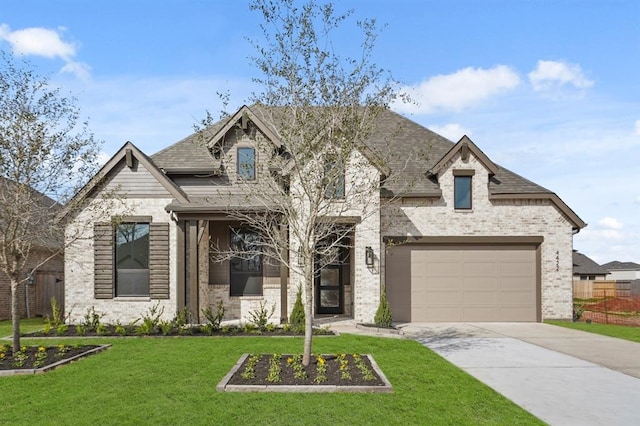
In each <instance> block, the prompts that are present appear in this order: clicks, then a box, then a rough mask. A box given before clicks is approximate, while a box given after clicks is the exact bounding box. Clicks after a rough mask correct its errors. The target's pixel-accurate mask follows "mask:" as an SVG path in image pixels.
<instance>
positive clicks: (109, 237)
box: [93, 222, 114, 299]
mask: <svg viewBox="0 0 640 426" xmlns="http://www.w3.org/2000/svg"><path fill="white" fill-rule="evenodd" d="M93 255H94V264H93V296H94V297H95V298H96V299H113V287H114V286H113V226H112V225H111V223H109V222H99V223H94V224H93Z"/></svg>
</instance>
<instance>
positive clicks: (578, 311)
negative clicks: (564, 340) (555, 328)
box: [573, 302, 584, 322]
mask: <svg viewBox="0 0 640 426" xmlns="http://www.w3.org/2000/svg"><path fill="white" fill-rule="evenodd" d="M582 314H584V303H580V302H576V303H574V304H573V322H576V321H580V318H582Z"/></svg>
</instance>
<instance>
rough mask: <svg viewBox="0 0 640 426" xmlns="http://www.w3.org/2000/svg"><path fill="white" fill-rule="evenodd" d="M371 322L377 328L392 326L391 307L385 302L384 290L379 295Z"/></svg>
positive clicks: (385, 293)
mask: <svg viewBox="0 0 640 426" xmlns="http://www.w3.org/2000/svg"><path fill="white" fill-rule="evenodd" d="M373 321H374V323H375V325H376V326H377V327H383V328H391V326H392V325H393V318H392V315H391V307H390V306H389V302H388V301H387V292H386V291H385V290H382V292H381V294H380V304H379V305H378V309H377V310H376V314H375V316H374V317H373Z"/></svg>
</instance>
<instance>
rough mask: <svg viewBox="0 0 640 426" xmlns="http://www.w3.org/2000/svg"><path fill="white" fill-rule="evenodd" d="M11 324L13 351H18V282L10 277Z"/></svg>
mask: <svg viewBox="0 0 640 426" xmlns="http://www.w3.org/2000/svg"><path fill="white" fill-rule="evenodd" d="M11 324H12V333H13V353H16V352H18V351H20V311H19V309H18V282H17V281H16V280H15V279H13V278H11Z"/></svg>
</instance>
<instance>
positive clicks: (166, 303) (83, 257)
mask: <svg viewBox="0 0 640 426" xmlns="http://www.w3.org/2000/svg"><path fill="white" fill-rule="evenodd" d="M170 202H171V199H167V198H145V199H135V198H130V199H125V200H122V203H120V202H111V204H113V205H112V206H110V207H107V204H109V201H106V200H102V199H96V200H94V201H93V202H92V204H91V205H90V207H89V208H87V209H85V210H84V211H83V212H82V213H80V214H79V215H78V216H77V217H76V218H74V220H73V222H72V223H70V225H69V226H68V227H67V230H66V233H65V236H66V238H67V241H69V240H70V239H72V237H71V236H72V235H74V232H76V231H77V232H79V236H80V237H79V238H73V240H74V241H73V242H72V243H71V244H70V245H69V246H68V248H67V249H66V251H65V310H66V311H67V312H71V316H70V322H71V323H79V322H80V321H81V320H82V319H83V317H84V315H85V314H86V312H87V310H88V309H91V308H92V307H93V308H94V309H95V311H96V312H98V313H104V314H105V316H104V317H103V318H102V321H104V322H107V323H115V322H116V321H120V322H121V323H122V324H127V323H129V322H131V321H134V320H136V319H138V318H140V317H141V316H142V315H143V314H146V313H148V312H149V309H150V308H152V307H153V306H156V305H158V307H159V308H160V309H164V312H163V315H162V318H163V319H167V320H170V319H172V318H173V317H174V316H175V314H176V288H177V285H176V278H177V273H176V256H177V248H176V241H177V227H176V224H175V223H174V222H172V221H171V219H170V216H169V214H168V213H167V212H166V211H165V210H164V207H165V206H166V205H167V204H169V203H170ZM117 214H123V215H125V216H127V215H131V216H151V217H152V218H153V222H167V223H169V259H170V260H169V299H159V300H154V299H151V298H149V297H116V298H113V299H95V298H94V293H93V285H94V281H93V265H94V259H93V223H94V222H104V221H109V220H110V219H111V216H113V215H117Z"/></svg>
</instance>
